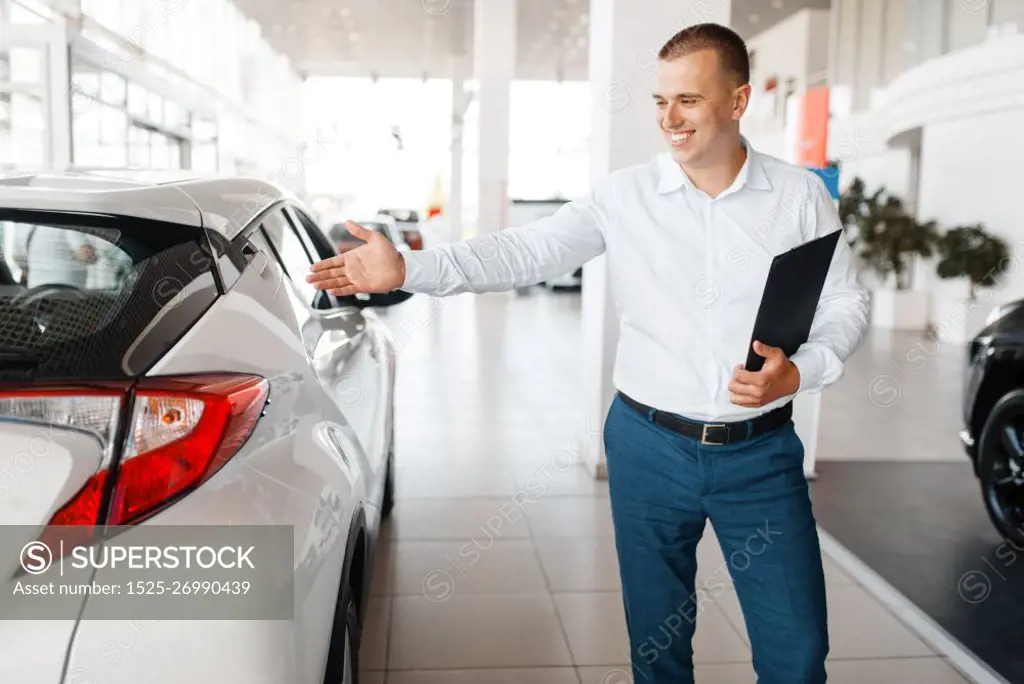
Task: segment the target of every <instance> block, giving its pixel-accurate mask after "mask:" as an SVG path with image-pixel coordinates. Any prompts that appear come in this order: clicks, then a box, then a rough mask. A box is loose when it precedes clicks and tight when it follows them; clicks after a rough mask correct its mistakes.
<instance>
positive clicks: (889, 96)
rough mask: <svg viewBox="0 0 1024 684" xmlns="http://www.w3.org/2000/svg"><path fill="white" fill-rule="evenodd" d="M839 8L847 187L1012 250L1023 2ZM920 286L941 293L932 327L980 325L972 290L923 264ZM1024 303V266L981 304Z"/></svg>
mask: <svg viewBox="0 0 1024 684" xmlns="http://www.w3.org/2000/svg"><path fill="white" fill-rule="evenodd" d="M834 11H835V12H836V15H835V21H836V25H835V26H834V31H835V32H836V34H837V36H838V39H837V40H836V41H835V50H834V51H833V54H832V58H831V73H830V77H831V78H830V82H831V87H832V93H833V98H832V99H833V107H832V120H831V122H830V130H829V147H830V156H831V157H833V158H837V159H839V160H840V162H841V166H842V173H841V177H840V183H841V186H842V187H845V186H846V185H847V184H848V183H849V182H850V181H851V180H852V179H853V178H854V177H858V176H859V177H860V178H862V179H864V180H865V182H866V183H867V186H868V190H869V191H873V190H874V189H876V188H878V187H883V186H884V187H886V188H887V189H888V190H889V191H890V192H892V193H893V194H896V195H898V196H900V197H902V198H903V199H904V200H906V201H907V202H908V204H909V206H910V207H911V208H912V209H915V210H916V212H917V215H918V217H919V218H920V219H923V220H927V219H934V220H936V221H938V223H939V226H940V228H941V229H949V228H952V227H955V226H957V225H965V224H975V223H982V224H983V225H984V227H985V228H987V229H988V230H990V231H991V232H992V233H994V234H996V235H999V236H1001V237H1003V238H1004V239H1005V240H1007V241H1008V242H1009V243H1010V245H1011V248H1012V247H1013V246H1014V245H1015V244H1016V242H1018V241H1020V240H1022V239H1024V225H1022V224H1021V222H1020V221H1019V219H1018V218H1017V215H1019V211H1018V210H1017V208H1016V206H1015V205H1016V202H1015V201H1014V200H1015V194H1014V192H1013V190H1014V188H1012V185H1013V184H1014V179H1015V177H1019V173H1018V172H1017V169H1016V167H1017V164H1018V162H1017V160H1018V159H1019V158H1020V155H1021V154H1024V134H1022V133H1021V130H1020V126H1019V122H1020V121H1022V120H1024V2H1021V1H1020V0H1013V1H1012V2H1011V1H1010V0H992V1H991V2H977V3H974V2H964V1H963V0H941V1H939V0H837V1H836V3H835V5H834ZM1019 251H1020V253H1021V254H1022V255H1024V245H1021V248H1020V250H1019ZM914 286H915V288H917V289H922V290H928V291H930V292H931V293H932V296H931V298H930V299H931V303H930V314H929V315H930V320H931V321H932V323H933V324H935V325H940V323H941V325H943V326H945V327H948V324H949V321H951V320H955V321H956V325H960V326H970V325H972V323H970V322H967V321H965V320H964V314H963V309H964V304H963V303H960V302H961V300H962V299H963V296H964V295H965V294H966V292H967V288H966V284H965V283H962V282H945V281H940V280H939V279H938V277H937V276H936V275H935V269H934V263H921V264H918V267H917V268H916V269H915V277H914ZM1019 296H1024V268H1016V269H1015V270H1014V272H1013V273H1012V275H1010V277H1008V278H1007V279H1006V280H1005V283H1004V284H1003V286H1002V287H1000V288H998V289H997V290H994V291H992V292H991V293H988V294H987V295H986V298H985V299H984V301H983V302H981V303H979V308H980V306H982V305H983V306H985V307H987V306H989V305H991V304H992V303H998V302H1001V301H1005V300H1007V299H1011V298H1015V297H1019ZM958 303H960V304H958ZM973 325H975V326H976V325H977V322H975V323H973ZM954 332H955V333H956V334H954V335H952V336H951V337H952V339H962V338H963V337H964V335H966V334H970V332H971V331H970V330H969V329H967V328H965V329H963V330H958V331H954Z"/></svg>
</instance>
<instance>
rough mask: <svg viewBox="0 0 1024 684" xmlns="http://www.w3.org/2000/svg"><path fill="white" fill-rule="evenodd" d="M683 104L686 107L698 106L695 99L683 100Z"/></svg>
mask: <svg viewBox="0 0 1024 684" xmlns="http://www.w3.org/2000/svg"><path fill="white" fill-rule="evenodd" d="M682 102H683V104H684V105H695V104H697V100H695V99H693V98H683V101H682Z"/></svg>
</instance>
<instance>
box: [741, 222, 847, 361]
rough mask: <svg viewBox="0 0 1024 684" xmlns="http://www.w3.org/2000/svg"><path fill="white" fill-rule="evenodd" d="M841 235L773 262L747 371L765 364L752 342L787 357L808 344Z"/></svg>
mask: <svg viewBox="0 0 1024 684" xmlns="http://www.w3.org/2000/svg"><path fill="white" fill-rule="evenodd" d="M842 232H843V231H842V230H837V231H834V232H832V233H829V234H828V235H825V236H823V237H820V238H816V239H814V240H811V241H809V242H805V243H804V244H802V245H799V246H797V247H794V248H793V249H791V250H789V251H788V252H783V253H782V254H778V255H776V257H775V258H774V259H772V266H771V270H769V271H768V280H767V281H766V282H765V286H764V294H762V295H761V306H760V308H758V310H757V319H756V320H755V321H754V331H753V334H751V336H750V346H749V348H748V351H747V365H746V369H747V370H749V371H755V372H756V371H759V370H761V367H762V366H763V365H764V357H761V356H758V355H757V354H756V353H754V341H755V340H760V341H761V342H763V343H765V344H767V345H769V346H771V347H778V348H780V349H781V350H782V351H783V352H785V354H786V356H792V355H793V354H795V353H796V351H797V349H799V348H800V345H802V344H803V343H804V342H806V341H807V338H808V336H809V335H810V334H811V324H812V323H813V322H814V312H815V311H816V310H817V308H818V300H819V299H821V290H822V288H823V287H824V286H825V278H826V277H827V276H828V270H829V266H830V265H831V264H832V257H833V256H834V255H835V251H836V245H837V244H838V243H839V236H840V234H841V233H842Z"/></svg>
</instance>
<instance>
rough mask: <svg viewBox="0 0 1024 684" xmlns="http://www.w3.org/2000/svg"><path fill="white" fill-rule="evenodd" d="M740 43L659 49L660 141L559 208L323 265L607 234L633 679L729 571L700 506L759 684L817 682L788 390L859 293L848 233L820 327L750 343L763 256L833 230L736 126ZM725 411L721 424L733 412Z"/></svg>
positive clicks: (617, 480) (834, 334)
mask: <svg viewBox="0 0 1024 684" xmlns="http://www.w3.org/2000/svg"><path fill="white" fill-rule="evenodd" d="M748 81H749V63H748V56H747V51H746V47H745V45H744V44H743V41H742V40H741V39H740V38H739V36H737V35H736V34H735V33H734V32H732V31H731V30H729V29H727V28H724V27H722V26H718V25H713V24H704V25H699V26H695V27H691V28H689V29H686V30H684V31H682V32H680V33H679V34H677V35H676V36H674V37H673V38H672V39H671V40H669V42H668V43H667V44H666V45H665V46H664V47H663V48H662V50H661V52H660V54H659V61H658V71H657V90H656V93H655V97H654V99H655V103H656V105H657V122H658V125H659V127H660V128H661V132H662V135H663V137H664V139H665V143H666V144H667V145H668V147H669V151H668V152H667V153H664V154H661V155H658V156H656V157H655V158H653V159H652V160H651V161H650V162H648V163H646V164H642V165H639V166H636V167H632V168H627V169H623V170H620V171H617V172H615V173H613V174H612V175H611V176H610V177H608V178H605V179H602V180H600V181H598V182H597V183H596V184H595V186H594V187H593V189H592V190H591V192H590V193H589V194H588V195H587V196H586V197H585V198H583V199H580V200H577V201H574V202H571V203H569V204H567V205H565V206H564V207H562V208H561V209H560V210H559V211H558V212H557V213H556V214H555V215H554V216H552V217H548V218H544V219H541V220H539V221H535V222H533V223H530V224H527V225H524V226H519V227H516V228H511V229H508V230H504V231H500V232H497V233H495V234H493V235H488V236H483V237H478V238H474V239H472V240H468V241H464V242H461V243H456V244H453V245H447V246H444V247H442V248H438V249H432V250H427V251H424V252H418V253H406V254H404V255H399V254H398V253H397V252H396V251H395V250H394V249H393V248H392V247H391V245H390V244H388V243H387V241H386V240H384V239H383V238H381V237H380V236H378V235H374V234H370V233H368V232H366V231H362V230H361V229H360V228H359V227H358V226H352V231H353V233H355V234H356V235H358V236H360V237H364V238H365V239H367V240H368V241H369V242H368V244H366V245H364V246H361V247H360V248H358V249H356V250H354V251H352V252H349V253H348V254H346V255H344V256H338V257H335V258H332V259H328V260H326V261H323V262H320V263H318V264H316V265H315V266H314V267H313V273H312V274H311V275H310V276H309V280H310V282H313V283H315V284H316V286H317V287H318V288H320V289H326V290H329V291H331V292H333V293H336V294H339V295H349V294H353V293H358V292H386V291H389V290H393V289H395V288H402V289H403V290H406V291H412V292H425V293H432V294H436V295H451V294H456V293H461V292H488V291H497V290H506V289H510V288H513V287H519V286H523V285H526V284H530V283H534V282H539V281H542V280H546V279H549V278H553V277H555V276H558V275H561V274H563V273H566V272H569V271H571V270H573V269H575V268H577V267H578V266H580V265H581V264H583V263H584V262H586V261H587V260H589V259H591V258H592V257H595V256H597V255H598V254H601V253H607V257H608V266H609V269H610V270H609V274H610V275H609V277H610V283H611V288H612V291H613V294H614V298H615V300H616V304H617V308H618V311H619V318H620V323H621V335H620V342H619V347H618V351H617V356H616V367H615V385H616V388H617V389H618V390H619V394H618V395H617V396H616V399H615V401H614V403H613V405H612V407H611V410H610V412H609V414H608V417H607V421H606V423H605V429H604V441H605V449H606V454H607V461H608V477H609V489H610V494H611V508H612V517H613V521H614V527H615V540H616V545H617V548H618V555H619V566H620V572H621V579H622V590H623V600H624V604H625V606H624V607H625V613H626V623H627V627H628V631H629V638H630V642H631V646H632V649H631V653H632V663H633V673H634V680H635V681H636V682H637V684H641V683H642V682H657V683H658V684H681V683H683V682H693V664H692V648H691V637H692V635H693V631H694V628H695V624H696V620H697V619H698V614H699V613H701V612H702V611H703V610H706V603H707V601H711V600H714V598H715V597H716V596H717V595H718V594H719V593H721V586H722V583H721V579H720V577H719V578H716V579H715V580H713V582H715V584H714V585H713V586H711V587H706V588H701V589H696V588H695V575H694V573H695V570H696V559H695V549H696V546H697V542H698V541H699V540H700V538H701V535H702V533H703V530H704V528H705V525H706V521H707V520H710V521H711V524H712V525H713V527H714V529H715V533H716V536H717V538H718V540H719V543H720V544H721V547H722V550H723V552H724V555H725V558H726V560H727V562H728V563H729V568H730V573H731V575H732V577H733V583H734V585H735V588H736V592H737V595H738V598H739V601H740V605H741V607H742V609H743V613H744V616H745V620H746V624H747V631H748V634H749V635H750V640H751V647H752V651H753V663H754V669H755V670H756V671H757V674H758V677H759V679H758V681H759V682H760V683H761V684H783V683H784V684H795V683H796V682H801V683H808V684H810V683H814V684H820V683H821V682H824V681H825V666H824V662H825V658H826V654H827V652H828V636H827V628H826V608H825V583H824V576H823V572H822V564H821V553H820V549H819V546H818V538H817V533H816V527H815V521H814V516H813V513H812V510H811V503H810V499H809V495H808V486H807V482H806V479H805V477H804V471H803V445H802V443H801V442H800V439H799V438H798V436H797V435H796V433H795V432H794V429H793V423H792V419H791V401H792V399H793V396H794V395H795V394H796V393H797V392H800V391H803V392H818V391H820V390H822V389H823V388H824V387H825V386H827V385H830V384H831V383H833V382H835V381H836V380H837V379H838V378H839V376H840V375H841V373H842V370H843V365H844V363H845V361H846V359H847V358H848V357H849V356H850V355H851V354H852V353H853V351H854V350H855V349H856V347H857V346H858V345H859V344H860V342H861V340H862V338H863V335H864V331H865V328H866V325H867V298H866V294H865V291H864V289H863V288H862V287H861V285H860V283H859V282H858V277H857V273H856V271H855V267H854V264H853V261H852V258H851V255H850V251H849V247H848V246H847V244H846V242H845V241H844V240H840V241H839V246H838V248H837V250H836V253H835V255H834V258H833V261H832V265H831V268H830V271H829V275H828V278H827V280H826V283H825V288H824V290H823V293H822V297H821V300H820V304H819V307H818V310H817V313H816V316H815V322H814V325H813V327H812V330H811V336H810V340H809V341H808V342H807V343H806V344H804V345H803V346H802V347H801V348H800V349H799V350H798V351H797V352H796V353H795V354H794V355H793V357H792V358H786V357H785V355H784V354H783V353H782V351H781V350H779V349H776V348H772V347H767V346H765V345H763V344H757V345H756V351H757V353H758V354H760V355H761V356H763V357H765V359H766V361H765V364H764V366H763V368H762V370H761V371H759V372H756V373H754V372H747V371H745V370H743V369H742V367H741V364H742V363H743V362H744V361H745V359H746V352H747V344H748V343H749V339H750V331H751V330H752V327H753V324H754V319H755V317H756V313H757V308H758V305H759V303H760V298H761V294H762V291H763V288H764V284H765V278H766V277H767V274H768V269H769V267H770V264H771V260H772V257H773V256H774V255H775V254H778V253H781V252H784V251H786V250H788V249H791V248H792V247H795V246H797V245H799V244H801V243H804V242H806V241H808V240H811V239H813V238H815V237H820V236H823V235H826V234H828V233H831V232H832V231H835V230H839V229H840V223H839V219H838V216H837V211H836V208H835V206H834V204H833V203H832V201H831V199H830V197H829V196H828V194H827V192H826V190H825V187H824V184H823V183H822V182H821V181H820V179H819V178H817V177H816V176H815V175H814V174H812V173H811V172H809V171H807V170H805V169H801V168H799V167H796V166H793V165H790V164H788V163H785V162H783V161H781V160H778V159H774V158H772V157H769V156H766V155H763V154H760V153H758V152H757V151H755V150H754V149H752V148H751V147H750V145H749V144H747V142H746V140H745V139H744V138H743V137H742V136H741V135H740V128H739V122H740V118H741V116H742V115H743V113H744V110H745V109H746V107H747V103H748V98H749V97H750V85H749V83H748ZM723 426H724V427H723Z"/></svg>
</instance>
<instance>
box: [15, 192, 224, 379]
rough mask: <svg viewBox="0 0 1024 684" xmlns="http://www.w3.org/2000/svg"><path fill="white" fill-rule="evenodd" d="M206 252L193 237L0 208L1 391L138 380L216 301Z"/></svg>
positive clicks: (110, 220)
mask: <svg viewBox="0 0 1024 684" xmlns="http://www.w3.org/2000/svg"><path fill="white" fill-rule="evenodd" d="M209 251H210V250H209V247H208V245H207V244H206V236H205V234H204V232H203V231H202V229H199V228H192V227H188V226H180V225H177V224H168V223H162V222H156V221H146V220H141V219H133V218H124V217H112V216H97V215H91V214H57V213H51V212H45V213H40V212H26V211H20V210H5V209H3V208H0V382H7V381H16V382H18V381H20V382H24V381H44V380H45V381H49V380H55V381H67V380H75V381H78V380H101V379H124V378H127V377H136V376H138V375H141V374H143V373H144V372H145V371H146V370H148V368H149V367H151V366H152V365H153V363H155V362H156V361H157V360H158V359H159V358H160V357H161V356H163V354H165V353H166V351H167V350H168V349H169V348H170V347H171V345H173V344H174V343H175V342H176V341H177V340H178V339H179V338H180V337H181V335H183V334H184V333H185V332H186V331H187V330H188V328H190V327H191V325H192V324H193V323H194V322H195V321H196V320H197V319H198V317H199V316H200V315H201V314H202V312H203V311H205V310H206V309H207V308H208V307H209V305H210V304H212V302H213V300H214V299H215V298H216V280H215V277H214V273H213V272H212V268H213V263H212V261H211V259H210V258H209V257H208V256H207V255H208V254H209ZM179 294H180V295H181V296H179Z"/></svg>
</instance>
